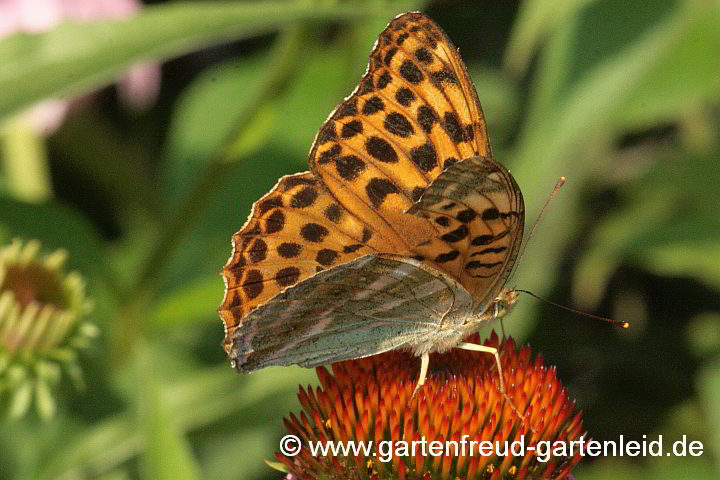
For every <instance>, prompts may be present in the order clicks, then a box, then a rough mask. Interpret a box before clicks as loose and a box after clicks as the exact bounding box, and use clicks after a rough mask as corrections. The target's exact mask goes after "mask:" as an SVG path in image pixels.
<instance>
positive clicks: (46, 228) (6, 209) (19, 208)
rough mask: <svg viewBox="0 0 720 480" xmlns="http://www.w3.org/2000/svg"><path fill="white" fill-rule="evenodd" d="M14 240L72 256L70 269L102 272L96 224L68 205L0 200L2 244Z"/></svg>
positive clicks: (69, 262) (0, 241)
mask: <svg viewBox="0 0 720 480" xmlns="http://www.w3.org/2000/svg"><path fill="white" fill-rule="evenodd" d="M14 237H19V238H23V239H26V240H29V239H37V240H40V241H41V242H42V246H43V249H44V251H47V252H51V251H53V250H56V249H58V248H63V249H65V250H67V251H68V252H69V254H70V258H69V260H68V266H69V267H70V268H72V269H78V270H80V271H81V272H82V273H83V274H87V273H88V272H98V271H102V269H101V267H102V264H103V262H102V255H101V247H100V240H99V237H98V234H97V232H96V231H95V230H94V228H93V227H92V225H91V224H90V223H89V222H88V221H87V220H85V219H84V218H83V217H81V216H80V215H79V214H78V213H77V212H75V210H73V209H72V208H70V207H67V206H65V205H61V204H56V203H44V204H40V205H33V204H28V203H23V202H16V201H13V200H7V199H0V243H7V242H8V241H9V240H11V239H12V238H14Z"/></svg>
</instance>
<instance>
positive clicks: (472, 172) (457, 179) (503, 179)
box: [407, 157, 525, 312]
mask: <svg viewBox="0 0 720 480" xmlns="http://www.w3.org/2000/svg"><path fill="white" fill-rule="evenodd" d="M407 213H410V214H414V215H417V216H421V217H424V218H428V219H430V220H431V221H433V222H434V223H441V224H442V226H443V227H444V231H443V232H441V234H440V237H439V238H440V239H441V240H444V241H445V243H446V244H447V245H448V246H452V249H451V250H449V251H448V252H449V253H446V254H444V255H445V257H444V258H446V259H447V258H450V257H452V258H451V259H450V260H449V261H445V262H441V263H439V264H436V265H434V266H435V267H437V268H440V269H443V270H444V271H447V272H449V273H451V274H452V275H453V277H454V278H457V279H458V280H459V281H460V283H461V284H462V285H463V286H464V287H465V288H466V289H467V290H468V291H469V292H470V294H471V295H472V296H473V298H474V299H475V310H476V312H481V311H483V310H484V309H485V308H487V306H488V304H489V302H490V301H492V300H493V299H494V298H495V297H496V296H497V295H498V294H499V292H500V290H502V288H503V286H504V284H505V281H506V280H507V277H508V275H509V274H510V272H511V270H512V268H513V266H514V263H515V260H516V258H517V255H518V251H519V248H520V244H521V240H522V234H523V230H524V222H525V204H524V201H523V197H522V193H521V192H520V188H519V187H518V185H517V183H516V182H515V179H514V178H513V177H512V175H510V172H508V171H507V169H506V168H505V167H503V166H502V165H501V164H499V163H497V162H495V161H494V160H492V159H491V158H488V157H472V158H468V159H465V160H463V161H462V162H458V163H456V164H454V165H452V166H450V167H449V168H448V169H447V170H445V171H444V172H443V173H442V174H441V175H440V176H439V177H438V178H437V179H435V181H434V182H433V183H432V185H430V187H429V188H428V189H427V190H426V191H425V193H424V194H423V196H422V198H421V199H420V200H419V201H418V202H417V203H416V204H414V205H413V206H412V207H411V208H410V209H409V210H408V212H407ZM429 248H432V250H433V251H436V250H437V248H436V247H434V244H428V245H427V246H425V247H423V246H419V247H416V251H418V253H420V254H427V253H426V252H427V249H429ZM431 258H432V257H431ZM438 259H439V257H438V256H436V257H435V262H438Z"/></svg>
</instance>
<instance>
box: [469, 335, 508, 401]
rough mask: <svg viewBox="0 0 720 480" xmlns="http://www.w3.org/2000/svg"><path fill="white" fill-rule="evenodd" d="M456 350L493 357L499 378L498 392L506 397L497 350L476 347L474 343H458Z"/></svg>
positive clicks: (483, 346)
mask: <svg viewBox="0 0 720 480" xmlns="http://www.w3.org/2000/svg"><path fill="white" fill-rule="evenodd" d="M457 348H462V349H463V350H470V351H473V352H483V353H490V354H492V355H493V356H494V357H495V363H496V364H497V369H498V375H499V376H500V392H502V394H503V395H505V396H507V394H506V393H505V382H504V381H503V372H502V367H501V366H500V354H499V353H498V349H497V348H495V347H487V346H485V345H477V344H475V343H465V342H461V343H458V345H457Z"/></svg>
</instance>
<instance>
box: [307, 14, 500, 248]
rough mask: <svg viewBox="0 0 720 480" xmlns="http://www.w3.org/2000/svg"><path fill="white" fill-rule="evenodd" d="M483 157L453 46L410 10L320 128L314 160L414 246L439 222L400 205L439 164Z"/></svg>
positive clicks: (330, 182)
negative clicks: (425, 219)
mask: <svg viewBox="0 0 720 480" xmlns="http://www.w3.org/2000/svg"><path fill="white" fill-rule="evenodd" d="M488 154H489V146H488V141H487V133H486V131H485V121H484V118H483V115H482V110H481V109H480V106H479V103H478V101H477V95H476V93H475V88H474V87H473V85H472V83H471V82H470V79H469V76H468V73H467V71H466V69H465V66H464V64H463V63H462V60H461V59H460V57H459V55H458V54H457V49H456V48H455V46H454V45H453V44H452V42H450V40H449V38H448V37H447V35H446V34H445V33H444V32H442V30H441V29H440V28H439V27H437V25H435V24H434V22H432V21H431V20H430V19H428V18H427V17H426V16H424V15H422V14H415V13H413V14H406V15H403V16H401V17H398V18H396V19H395V20H393V21H392V22H391V23H390V25H389V26H388V27H387V28H386V29H385V31H384V32H383V33H382V34H380V37H379V39H378V41H377V44H376V46H375V48H374V50H373V52H372V54H371V56H370V63H369V65H368V71H367V73H366V74H365V76H364V77H363V79H362V80H361V82H360V85H359V86H358V88H357V89H356V90H355V92H354V93H353V94H352V95H351V96H350V97H349V98H348V99H347V100H346V101H345V102H344V103H342V104H341V105H340V106H339V107H338V108H337V109H336V110H335V111H334V112H333V113H332V114H331V115H330V118H329V119H328V121H327V122H326V123H325V125H324V126H323V127H322V128H321V129H320V131H319V133H318V135H317V137H316V139H315V143H314V145H313V148H312V150H311V152H310V166H311V169H312V171H313V172H314V173H315V174H316V175H317V176H318V177H320V178H322V180H323V182H324V183H325V184H326V185H327V187H328V189H329V190H330V192H331V194H332V195H334V196H336V197H337V198H338V201H339V202H341V203H343V204H344V205H346V206H347V208H348V209H349V210H351V211H353V212H355V213H356V214H357V215H358V216H360V217H361V218H363V219H364V220H365V221H366V222H368V223H370V224H373V225H376V228H377V229H392V230H394V231H396V232H403V235H400V237H401V238H403V239H404V240H405V242H406V243H407V244H408V246H409V247H413V246H414V245H417V244H420V243H423V242H425V241H427V240H429V239H430V238H431V237H433V236H434V234H435V232H436V229H435V228H434V226H433V225H432V224H429V223H427V222H423V221H417V219H416V218H413V217H412V216H407V215H404V212H405V211H406V210H407V209H408V208H410V206H411V205H412V204H413V203H414V202H415V201H417V199H418V198H419V197H420V195H421V194H422V192H423V191H424V189H425V188H427V187H428V185H430V183H431V182H432V181H433V180H434V179H435V178H437V176H438V175H440V173H441V172H442V171H443V170H444V168H446V167H447V166H449V165H451V164H453V163H455V162H457V161H459V160H462V159H464V158H468V157H472V156H475V155H488ZM408 235H409V238H408Z"/></svg>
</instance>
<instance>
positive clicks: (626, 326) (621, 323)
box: [514, 288, 630, 328]
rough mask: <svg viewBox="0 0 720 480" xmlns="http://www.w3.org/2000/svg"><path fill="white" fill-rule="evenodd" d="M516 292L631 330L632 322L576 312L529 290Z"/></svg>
mask: <svg viewBox="0 0 720 480" xmlns="http://www.w3.org/2000/svg"><path fill="white" fill-rule="evenodd" d="M514 290H515V291H516V292H521V293H527V294H528V295H530V296H531V297H535V298H537V299H538V300H540V301H543V302H545V303H547V304H549V305H552V306H553V307H557V308H561V309H563V310H567V311H568V312H572V313H574V314H576V315H582V316H584V317H590V318H594V319H595V320H602V321H603V322H608V323H612V324H613V325H615V326H616V327H620V328H630V322H622V321H620V320H613V319H611V318H607V317H601V316H600V315H593V314H592V313H587V312H581V311H580V310H575V309H574V308H570V307H566V306H565V305H560V304H559V303H555V302H551V301H550V300H548V299H547V298H543V297H540V296H538V295H535V294H534V293H532V292H530V291H528V290H520V289H518V288H516V289H514Z"/></svg>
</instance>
